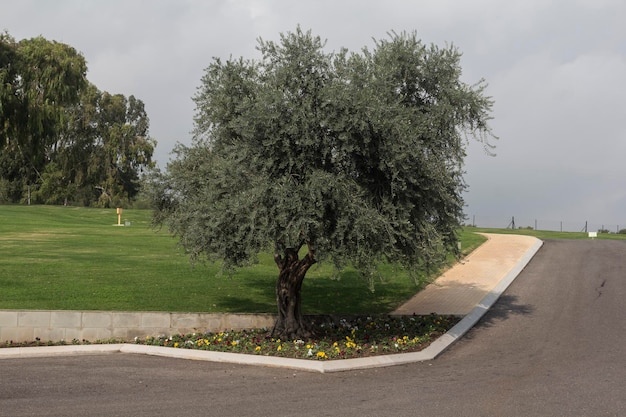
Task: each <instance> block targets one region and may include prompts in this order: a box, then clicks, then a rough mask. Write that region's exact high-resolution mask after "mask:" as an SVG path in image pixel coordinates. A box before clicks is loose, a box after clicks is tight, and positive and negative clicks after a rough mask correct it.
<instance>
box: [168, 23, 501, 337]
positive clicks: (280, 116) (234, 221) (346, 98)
mask: <svg viewBox="0 0 626 417" xmlns="http://www.w3.org/2000/svg"><path fill="white" fill-rule="evenodd" d="M258 49H259V51H260V52H261V55H262V58H261V59H260V60H245V59H243V58H240V59H229V60H228V61H226V62H222V60H220V59H215V60H214V61H213V62H212V63H211V64H210V66H209V67H208V68H207V69H206V71H205V74H204V76H203V78H202V81H201V86H200V88H199V90H198V93H197V95H196V96H195V97H194V100H195V103H196V115H195V126H196V128H195V139H194V142H193V144H192V145H191V146H189V147H187V146H182V145H179V146H178V148H177V150H176V158H175V160H174V161H172V162H171V163H170V164H169V165H168V171H167V173H166V174H165V175H164V177H163V178H162V183H161V184H162V189H161V190H160V193H158V201H157V205H158V210H157V212H156V221H157V222H159V223H165V224H167V225H168V226H169V228H170V230H171V231H172V233H174V234H175V235H177V236H178V237H179V238H180V241H181V244H182V245H183V246H184V247H185V248H186V249H187V250H188V251H189V253H190V254H191V256H192V257H194V258H197V257H201V256H207V257H208V259H210V260H222V261H224V264H225V267H226V268H230V267H236V266H240V265H245V264H246V263H249V262H253V261H254V260H255V257H256V255H257V254H258V253H259V252H260V251H263V250H267V249H269V248H271V249H272V250H273V251H274V254H275V255H274V257H275V261H276V264H277V267H278V271H279V272H278V281H277V286H276V294H277V306H278V313H279V315H278V320H277V324H276V327H275V329H274V331H275V333H276V334H277V335H279V336H281V337H285V338H295V337H301V336H303V335H305V334H306V323H304V322H303V320H302V312H301V310H300V297H301V295H300V289H301V286H302V281H303V279H304V277H305V274H306V272H307V270H308V269H309V268H310V267H311V266H312V265H313V264H315V263H316V262H320V261H325V262H331V263H333V264H334V265H335V266H336V267H337V269H341V268H343V267H344V266H346V265H348V264H351V265H353V266H355V267H356V268H358V269H359V270H360V271H361V272H362V274H363V275H364V276H365V277H368V278H371V277H372V276H373V275H374V274H375V271H376V266H377V265H378V264H379V263H380V262H392V263H396V264H398V265H401V266H402V267H405V268H407V269H408V270H409V271H410V270H412V269H414V268H416V267H418V266H423V265H425V264H426V265H428V264H430V263H432V262H436V261H437V260H438V259H440V258H441V257H442V256H445V254H446V253H447V252H448V251H450V250H453V251H454V250H456V248H457V244H456V242H457V232H458V229H459V226H460V222H461V221H462V217H463V214H462V208H463V199H462V191H463V190H464V188H465V183H464V181H463V169H462V166H463V159H464V156H465V150H464V149H465V146H464V145H465V143H466V139H465V137H466V135H470V136H473V137H474V138H476V139H477V140H479V141H481V142H482V143H483V144H484V145H485V147H486V148H489V147H490V146H491V145H490V144H489V142H488V139H489V137H491V136H492V135H491V131H490V129H489V126H488V121H489V119H490V111H491V107H492V100H491V99H490V98H489V97H487V96H485V95H484V89H485V83H484V82H483V81H480V82H479V83H478V84H476V85H467V84H465V83H463V82H462V81H461V79H460V78H461V66H460V57H461V54H460V53H459V52H458V51H457V49H456V48H454V47H453V46H447V47H445V48H439V47H437V46H434V45H432V46H426V45H424V44H422V42H421V41H420V40H418V39H417V38H416V35H415V34H406V33H402V34H396V33H392V34H390V36H389V39H385V40H381V41H377V42H376V43H375V47H374V48H373V50H368V49H367V48H364V49H363V50H362V51H361V52H360V53H353V52H349V51H347V50H341V51H339V52H337V53H327V52H325V51H324V42H322V40H321V39H320V37H318V36H313V35H312V34H311V32H310V31H309V32H303V31H302V30H301V29H300V28H298V29H297V30H296V31H295V32H294V33H287V34H283V35H281V37H280V42H278V43H276V42H271V41H269V42H267V41H263V40H259V46H258Z"/></svg>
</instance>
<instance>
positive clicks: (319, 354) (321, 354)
mask: <svg viewBox="0 0 626 417" xmlns="http://www.w3.org/2000/svg"><path fill="white" fill-rule="evenodd" d="M317 357H318V358H321V359H324V358H325V357H326V353H325V352H321V351H320V352H317Z"/></svg>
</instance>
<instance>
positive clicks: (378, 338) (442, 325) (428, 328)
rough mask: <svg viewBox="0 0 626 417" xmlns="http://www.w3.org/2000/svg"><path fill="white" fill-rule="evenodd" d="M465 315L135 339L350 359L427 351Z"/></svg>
mask: <svg viewBox="0 0 626 417" xmlns="http://www.w3.org/2000/svg"><path fill="white" fill-rule="evenodd" d="M459 320H460V317H456V316H441V315H430V316H412V317H360V316H359V317H351V318H338V319H333V318H329V317H326V318H318V319H314V320H313V326H312V329H313V332H314V334H315V335H316V336H315V337H312V338H310V339H306V340H294V341H284V340H280V339H276V338H273V337H271V336H270V333H271V332H270V330H268V329H258V330H248V331H230V332H219V333H192V334H185V335H182V334H179V335H172V336H160V337H146V338H145V339H139V338H138V339H136V340H135V343H137V344H144V345H155V346H166V347H173V348H182V349H202V350H210V351H219V352H233V353H246V354H252V355H267V356H280V357H289V358H300V359H314V360H328V359H348V358H357V357H364V356H371V355H381V354H390V353H400V352H414V351H419V350H422V349H424V348H425V347H427V346H428V345H429V344H430V343H431V342H432V341H433V340H435V339H437V337H439V336H441V335H442V334H444V333H445V332H447V331H448V330H449V329H450V328H452V327H453V326H454V325H455V324H456V323H458V321H459Z"/></svg>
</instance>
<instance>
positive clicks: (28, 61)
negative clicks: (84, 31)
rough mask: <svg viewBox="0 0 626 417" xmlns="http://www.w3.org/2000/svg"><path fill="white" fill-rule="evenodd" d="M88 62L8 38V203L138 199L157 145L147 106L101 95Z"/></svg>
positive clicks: (2, 68) (0, 139) (3, 197)
mask: <svg viewBox="0 0 626 417" xmlns="http://www.w3.org/2000/svg"><path fill="white" fill-rule="evenodd" d="M86 72H87V64H86V62H85V59H84V57H83V56H82V55H81V54H80V53H79V52H77V51H76V50H75V49H74V48H72V47H71V46H69V45H66V44H63V43H59V42H56V41H49V40H46V39H44V38H43V37H37V38H33V39H24V40H21V41H19V42H16V41H15V40H14V39H13V38H12V37H11V36H10V35H9V34H8V33H1V34H0V151H1V154H0V202H3V201H8V202H19V201H21V200H23V199H25V195H26V193H27V191H26V190H27V189H29V190H30V189H31V188H32V198H33V199H34V200H35V201H36V202H41V203H50V204H59V203H64V202H68V201H70V202H73V203H76V204H81V205H93V204H96V205H102V206H109V205H113V204H116V205H119V204H122V203H124V202H126V203H127V202H128V201H129V200H130V199H132V198H133V197H134V196H135V195H136V194H137V193H138V190H139V189H138V180H139V174H140V172H141V171H142V170H143V169H144V168H147V167H150V166H152V165H153V164H152V161H151V158H152V153H153V150H154V146H155V142H154V140H152V139H151V138H149V136H148V127H149V122H148V117H147V114H146V112H145V109H144V104H143V102H142V101H141V100H138V99H136V98H135V97H134V96H130V97H129V98H126V97H124V96H123V95H121V94H116V95H111V94H109V93H107V92H104V93H103V92H100V91H99V90H98V89H97V88H96V87H95V86H94V85H92V84H91V83H89V82H88V80H87V78H86Z"/></svg>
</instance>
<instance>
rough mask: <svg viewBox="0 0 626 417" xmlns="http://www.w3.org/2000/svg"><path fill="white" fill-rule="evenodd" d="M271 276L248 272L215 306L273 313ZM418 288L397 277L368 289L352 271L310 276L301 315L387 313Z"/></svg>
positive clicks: (304, 289)
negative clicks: (334, 276) (336, 275)
mask: <svg viewBox="0 0 626 417" xmlns="http://www.w3.org/2000/svg"><path fill="white" fill-rule="evenodd" d="M227 279H228V278H227ZM233 279H238V278H233ZM274 280H275V278H274V277H271V278H270V277H269V276H267V275H265V274H258V275H248V276H247V277H246V279H245V281H244V280H242V281H241V282H242V283H243V285H244V287H245V288H244V289H243V290H242V291H239V293H236V294H233V293H231V294H229V295H228V296H226V297H223V298H222V299H220V301H219V304H218V306H217V308H218V310H220V311H224V312H230V313H236V312H241V311H246V312H250V313H272V314H273V313H275V312H276V304H275V299H276V296H275V286H274V285H275V281H274ZM418 289H419V288H418V287H417V286H416V285H415V283H413V282H412V281H411V280H410V279H403V278H400V279H391V280H386V281H384V282H377V283H376V284H375V290H374V291H373V292H372V291H371V290H370V288H369V286H368V283H367V282H366V281H365V280H363V279H362V278H361V277H360V276H359V274H358V273H356V272H353V271H346V272H344V273H342V274H341V278H340V279H332V278H330V277H329V276H312V277H307V278H305V280H304V283H303V287H302V310H303V314H305V315H317V314H387V313H389V312H390V311H392V310H393V309H394V308H395V307H396V306H397V305H398V303H399V302H401V301H402V300H404V299H406V298H408V297H410V296H411V295H413V294H415V293H416V292H417V291H418Z"/></svg>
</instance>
